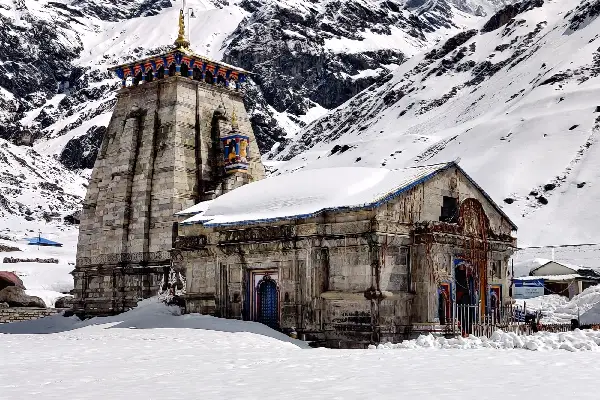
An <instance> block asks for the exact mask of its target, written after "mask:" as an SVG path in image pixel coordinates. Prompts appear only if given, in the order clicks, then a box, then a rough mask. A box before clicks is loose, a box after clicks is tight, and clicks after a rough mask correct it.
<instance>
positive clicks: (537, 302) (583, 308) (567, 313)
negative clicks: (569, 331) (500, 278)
mask: <svg viewBox="0 0 600 400" xmlns="http://www.w3.org/2000/svg"><path fill="white" fill-rule="evenodd" d="M515 305H517V306H519V307H525V306H526V307H527V310H528V311H531V312H541V313H542V319H541V322H542V323H544V324H568V323H570V322H571V319H577V318H579V320H580V322H581V324H584V325H588V324H600V285H597V286H592V287H589V288H587V289H586V290H584V291H583V292H581V293H580V294H578V295H577V296H575V297H573V298H572V299H571V300H568V299H567V298H566V297H564V296H560V295H558V294H550V295H545V296H539V297H534V298H531V299H526V300H515Z"/></svg>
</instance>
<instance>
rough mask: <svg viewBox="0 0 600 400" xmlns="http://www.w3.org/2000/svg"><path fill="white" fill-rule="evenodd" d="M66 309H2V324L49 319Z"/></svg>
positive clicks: (0, 321) (0, 312)
mask: <svg viewBox="0 0 600 400" xmlns="http://www.w3.org/2000/svg"><path fill="white" fill-rule="evenodd" d="M65 310H66V309H60V308H32V307H9V308H0V324H5V323H9V322H22V321H29V320H33V319H39V318H44V317H49V316H51V315H56V314H60V313H61V312H63V311H65Z"/></svg>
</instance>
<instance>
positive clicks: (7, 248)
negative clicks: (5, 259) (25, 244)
mask: <svg viewBox="0 0 600 400" xmlns="http://www.w3.org/2000/svg"><path fill="white" fill-rule="evenodd" d="M11 251H21V249H20V248H18V247H15V246H7V245H4V244H0V252H5V253H8V252H11Z"/></svg>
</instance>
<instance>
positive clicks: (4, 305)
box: [0, 302, 10, 309]
mask: <svg viewBox="0 0 600 400" xmlns="http://www.w3.org/2000/svg"><path fill="white" fill-rule="evenodd" d="M9 307H10V306H9V305H8V303H6V302H2V303H0V309H2V308H9Z"/></svg>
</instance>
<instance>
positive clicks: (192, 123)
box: [72, 11, 264, 315]
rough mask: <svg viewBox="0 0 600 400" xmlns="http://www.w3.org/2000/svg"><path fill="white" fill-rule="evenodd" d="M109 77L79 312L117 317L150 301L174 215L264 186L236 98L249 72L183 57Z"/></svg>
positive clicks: (85, 218)
mask: <svg viewBox="0 0 600 400" xmlns="http://www.w3.org/2000/svg"><path fill="white" fill-rule="evenodd" d="M183 21H184V19H183V11H181V13H180V21H179V35H178V38H177V40H176V41H175V44H174V46H173V48H172V50H170V51H168V52H166V53H164V54H159V55H156V56H153V57H148V58H146V59H143V60H139V61H136V62H132V63H128V64H124V65H119V66H116V67H114V68H112V69H111V70H112V71H114V73H116V74H117V75H118V76H119V77H120V78H121V80H122V86H123V87H122V89H121V90H119V92H118V93H117V103H116V106H115V109H114V112H113V115H112V118H111V120H110V123H109V125H108V129H107V132H106V134H105V136H104V138H103V141H102V145H101V148H100V150H99V153H98V158H97V160H96V163H95V165H94V169H93V172H92V176H91V179H90V182H89V187H88V190H87V195H86V197H85V200H84V203H83V212H82V216H81V224H80V233H79V242H78V246H77V260H76V267H75V270H74V271H73V272H72V274H73V276H74V280H75V289H74V292H73V294H74V296H75V311H76V312H78V313H81V314H86V315H108V314H115V313H119V312H122V311H124V310H127V309H129V308H131V307H134V306H135V305H136V304H137V302H138V300H140V299H143V298H146V297H149V296H152V295H155V294H156V292H157V291H158V290H159V289H160V288H159V286H160V285H161V282H163V281H164V276H165V273H166V271H168V270H169V267H170V265H171V256H170V250H171V248H172V247H173V245H174V242H175V238H176V236H177V224H176V220H175V217H174V214H175V213H177V212H179V211H181V210H183V209H185V208H188V207H190V206H192V205H194V204H196V203H198V202H201V201H204V200H210V199H212V198H214V197H216V196H219V195H221V194H223V193H226V192H228V191H231V190H233V189H234V188H236V187H238V186H240V185H243V184H245V183H248V182H251V181H253V180H259V179H262V178H263V177H264V168H263V166H262V164H261V162H260V154H259V150H258V146H257V144H256V140H255V138H254V135H253V132H252V128H251V125H250V122H249V119H248V116H247V114H246V111H245V109H244V104H243V93H242V91H241V89H242V86H243V84H244V81H245V80H246V77H247V75H248V72H247V71H244V70H243V69H240V68H236V67H233V66H231V65H227V64H224V63H221V62H216V61H213V60H210V59H208V58H207V57H203V56H200V55H197V54H194V53H193V52H192V51H191V50H190V49H189V42H188V41H187V40H186V39H185V34H184V26H183Z"/></svg>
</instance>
